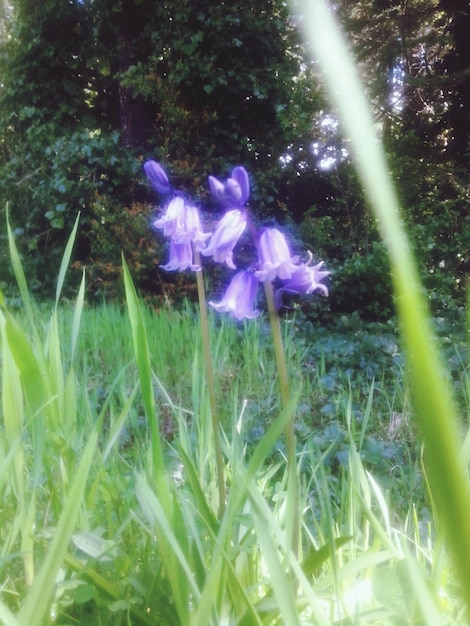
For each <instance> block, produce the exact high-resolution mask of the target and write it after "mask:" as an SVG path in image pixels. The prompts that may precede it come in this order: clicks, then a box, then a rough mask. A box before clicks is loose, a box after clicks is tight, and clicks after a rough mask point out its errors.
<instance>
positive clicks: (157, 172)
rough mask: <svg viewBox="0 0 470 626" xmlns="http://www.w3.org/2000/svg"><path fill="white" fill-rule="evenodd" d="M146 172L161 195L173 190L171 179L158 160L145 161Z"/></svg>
mask: <svg viewBox="0 0 470 626" xmlns="http://www.w3.org/2000/svg"><path fill="white" fill-rule="evenodd" d="M144 172H145V174H146V175H147V178H148V179H149V181H150V184H151V185H152V187H153V188H154V189H155V191H157V192H158V193H159V194H160V195H162V196H164V195H166V194H167V193H169V192H170V190H171V185H170V181H169V180H168V176H167V175H166V173H165V170H164V169H163V167H162V166H161V165H160V163H157V162H156V161H146V162H145V163H144Z"/></svg>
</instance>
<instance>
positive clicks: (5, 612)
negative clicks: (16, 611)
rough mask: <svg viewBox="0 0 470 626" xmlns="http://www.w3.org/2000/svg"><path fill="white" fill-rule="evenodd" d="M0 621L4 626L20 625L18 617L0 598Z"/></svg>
mask: <svg viewBox="0 0 470 626" xmlns="http://www.w3.org/2000/svg"><path fill="white" fill-rule="evenodd" d="M0 622H1V623H2V624H3V625H4V626H21V624H20V622H19V621H18V619H17V618H16V617H15V616H14V615H13V613H12V612H11V611H10V609H9V608H8V607H7V606H6V604H3V602H2V601H1V600H0Z"/></svg>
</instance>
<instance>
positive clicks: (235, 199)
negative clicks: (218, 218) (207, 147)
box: [209, 166, 250, 208]
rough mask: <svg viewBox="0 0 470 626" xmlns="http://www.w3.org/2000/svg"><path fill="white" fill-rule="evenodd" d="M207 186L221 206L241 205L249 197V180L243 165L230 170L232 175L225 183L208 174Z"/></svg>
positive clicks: (233, 206)
mask: <svg viewBox="0 0 470 626" xmlns="http://www.w3.org/2000/svg"><path fill="white" fill-rule="evenodd" d="M209 188H210V190H211V193H212V195H213V197H214V199H215V200H216V201H217V202H219V204H221V205H222V206H225V207H230V208H235V207H240V208H241V207H243V206H244V205H245V204H246V202H247V201H248V198H249V197H250V180H249V178H248V172H247V171H246V169H245V168H244V167H241V166H238V167H235V168H234V169H233V170H232V175H231V176H230V178H227V180H226V181H225V183H223V182H221V181H220V180H218V179H217V178H216V177H215V176H209Z"/></svg>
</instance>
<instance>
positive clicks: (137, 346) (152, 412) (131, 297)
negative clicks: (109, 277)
mask: <svg viewBox="0 0 470 626" xmlns="http://www.w3.org/2000/svg"><path fill="white" fill-rule="evenodd" d="M122 266H123V272H124V287H125V291H126V301H127V310H128V313H129V319H130V322H131V327H132V342H133V346H134V354H135V359H136V363H137V370H138V372H139V380H140V388H141V392H142V400H143V403H144V407H145V414H146V416H147V420H148V423H149V426H150V434H151V441H152V461H153V470H154V472H155V478H156V480H157V481H158V492H159V496H160V497H161V498H163V497H165V501H164V506H165V507H166V506H169V503H170V496H169V493H168V488H167V485H166V481H165V480H164V476H165V463H164V459H163V446H162V441H161V436H160V430H159V423H158V415H157V410H156V406H155V397H154V393H153V387H152V370H151V367H150V355H149V348H148V341H147V333H146V330H145V324H144V319H143V316H142V310H141V307H140V303H139V299H138V297H137V292H136V290H135V287H134V283H133V282H132V277H131V275H130V273H129V269H128V267H127V264H126V261H125V259H124V257H123V258H122ZM165 511H166V512H168V509H167V508H165Z"/></svg>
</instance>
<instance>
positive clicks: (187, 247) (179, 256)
mask: <svg viewBox="0 0 470 626" xmlns="http://www.w3.org/2000/svg"><path fill="white" fill-rule="evenodd" d="M162 267H163V269H164V270H167V272H172V271H176V270H177V271H179V272H183V271H184V270H187V269H190V270H193V271H198V270H200V269H201V268H200V267H199V265H195V264H194V260H193V248H192V245H191V242H190V241H183V242H177V241H173V240H171V241H170V259H169V261H168V263H167V264H166V265H162Z"/></svg>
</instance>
